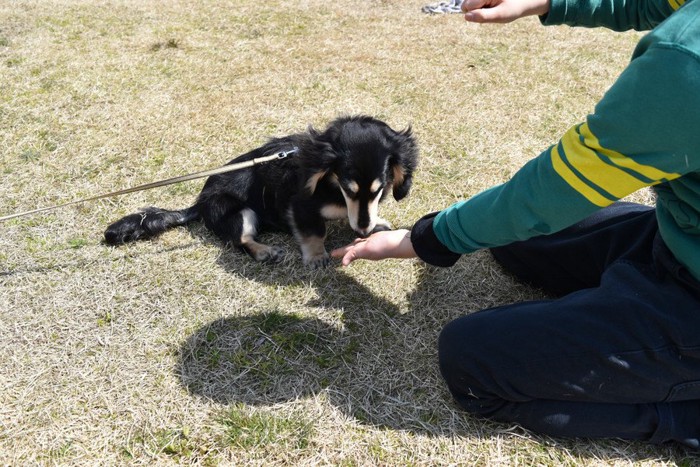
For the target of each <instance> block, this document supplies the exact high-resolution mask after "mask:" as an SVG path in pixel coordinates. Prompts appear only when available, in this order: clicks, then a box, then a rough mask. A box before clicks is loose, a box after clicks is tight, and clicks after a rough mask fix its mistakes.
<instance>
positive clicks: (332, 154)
mask: <svg viewBox="0 0 700 467" xmlns="http://www.w3.org/2000/svg"><path fill="white" fill-rule="evenodd" d="M309 134H310V135H311V138H310V142H309V144H310V147H309V148H302V151H301V152H302V159H303V161H302V165H303V166H304V167H305V168H306V177H305V189H306V190H307V191H308V193H310V194H313V193H314V191H315V190H316V189H317V186H318V184H319V182H320V181H321V180H326V181H327V182H328V183H331V184H333V185H336V186H337V187H338V188H339V189H340V191H341V193H342V194H343V198H344V199H345V206H346V208H347V216H348V220H349V222H350V226H351V227H352V229H353V230H355V232H357V233H358V234H360V235H362V236H366V235H369V233H370V232H372V230H374V228H375V227H376V226H377V223H378V222H381V218H379V216H378V206H379V203H380V202H381V201H382V200H383V199H384V198H385V197H386V195H387V193H388V192H389V190H391V192H392V194H393V196H394V198H395V199H396V200H400V199H403V198H404V197H406V195H408V193H409V191H410V189H411V184H412V182H413V171H414V170H415V168H416V166H417V164H418V145H417V143H416V141H415V139H414V138H413V135H412V132H411V128H410V127H408V128H407V129H405V130H403V131H395V130H393V129H391V128H390V127H389V125H387V124H386V123H384V122H382V121H380V120H377V119H375V118H373V117H368V116H354V117H341V118H338V119H336V120H334V121H333V122H331V123H330V124H329V125H328V128H326V130H325V131H323V132H322V133H320V132H318V131H316V130H314V129H313V128H310V129H309Z"/></svg>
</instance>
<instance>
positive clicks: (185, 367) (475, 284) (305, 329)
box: [176, 234, 688, 461]
mask: <svg viewBox="0 0 700 467" xmlns="http://www.w3.org/2000/svg"><path fill="white" fill-rule="evenodd" d="M334 235H336V240H335V241H334V243H333V244H332V245H330V247H331V248H332V247H334V246H339V245H342V244H344V242H348V241H350V240H352V236H351V235H348V236H345V237H343V236H342V235H341V236H340V238H337V234H334ZM274 241H275V242H278V243H279V242H280V241H281V242H283V243H284V246H285V247H287V248H289V249H291V250H293V249H294V244H293V242H291V241H287V240H284V238H283V237H280V238H275V239H274ZM291 256H293V257H292V258H291V259H290V260H289V261H287V260H285V264H282V265H278V266H276V267H273V266H269V265H260V264H257V263H253V262H252V260H251V259H250V258H247V257H245V256H244V255H242V254H240V253H238V252H236V251H232V250H229V251H226V252H225V253H223V254H222V255H221V256H220V260H219V263H220V265H221V266H222V267H224V268H226V270H228V271H229V272H230V273H231V274H235V275H240V276H242V277H246V278H247V279H252V280H253V281H256V282H260V283H263V284H266V285H271V284H272V285H276V286H285V287H286V286H294V285H295V284H300V283H304V284H309V283H311V284H313V286H314V288H315V289H316V292H317V297H318V298H317V299H316V301H315V302H314V303H312V304H311V305H317V306H319V307H321V308H324V309H328V308H332V309H336V310H341V312H340V313H339V314H338V315H339V318H338V319H337V320H331V321H327V320H322V319H320V318H315V317H308V316H299V315H297V314H295V313H293V312H289V311H287V310H284V309H280V308H279V307H277V308H274V307H273V308H269V309H267V310H264V311H263V312H258V313H255V314H250V315H247V316H232V317H228V318H222V319H219V320H216V321H213V322H211V323H208V324H206V325H205V326H203V327H201V328H200V329H198V330H197V331H196V332H195V333H194V334H193V335H191V336H190V337H189V338H188V339H187V340H186V341H185V342H184V343H183V344H182V345H181V348H180V352H179V362H178V367H177V370H176V371H177V374H178V375H179V377H180V378H181V382H182V384H183V385H184V387H185V388H187V390H188V391H189V392H190V393H191V394H193V395H195V396H198V397H203V398H206V399H208V400H213V401H215V402H218V403H220V404H223V405H228V404H236V403H243V404H247V405H257V406H259V405H273V404H277V403H280V402H287V401H293V400H297V399H300V398H307V397H315V396H317V395H319V394H323V396H324V397H325V398H326V399H327V400H328V401H329V402H330V403H331V404H332V405H333V406H334V407H336V408H337V409H339V410H340V411H341V412H343V413H344V414H346V415H347V416H349V417H352V418H354V419H355V420H357V421H359V422H361V423H365V424H368V425H371V426H377V427H383V428H390V429H395V430H403V431H409V432H412V433H420V434H426V435H429V436H430V435H434V436H438V435H448V436H455V435H456V436H470V435H474V434H476V433H478V434H479V435H480V436H484V435H486V436H488V433H489V432H490V433H492V434H495V433H499V432H503V430H505V429H511V430H512V429H513V428H512V427H505V426H503V425H500V424H496V423H491V422H488V421H484V420H479V419H476V418H473V417H471V416H469V415H468V414H466V413H464V412H461V413H459V410H457V411H456V410H455V409H456V404H455V403H454V402H453V400H452V397H451V395H450V393H449V391H448V390H447V388H446V386H445V385H444V383H443V382H442V379H441V376H440V372H439V368H438V361H437V340H438V336H439V333H440V330H441V328H442V327H443V326H444V325H445V324H446V323H447V322H449V321H450V320H452V319H454V318H457V317H459V316H461V315H464V314H466V313H470V312H474V311H476V310H479V309H483V308H488V307H491V306H497V305H500V304H504V303H509V302H512V301H513V299H514V297H516V299H517V300H529V299H537V298H542V296H543V295H542V294H541V292H539V291H537V290H535V289H532V288H530V287H527V286H524V285H521V284H518V283H517V282H515V281H514V280H513V279H511V278H510V277H509V276H508V275H507V274H505V273H504V272H503V271H502V270H501V269H500V268H499V267H498V266H497V265H496V263H495V261H493V259H492V258H491V256H490V255H489V254H488V253H486V252H480V253H476V254H473V255H470V256H467V257H463V258H462V259H461V260H460V261H459V262H458V263H457V265H455V266H454V267H452V268H447V269H444V268H434V267H430V266H427V265H424V264H422V263H420V262H413V263H410V266H408V268H409V269H410V270H411V271H412V272H413V273H415V274H417V277H418V279H417V282H416V286H415V288H414V289H413V290H408V291H406V298H407V302H408V303H409V308H408V310H407V311H406V310H403V309H402V307H400V306H399V305H397V304H396V303H394V302H392V301H389V300H387V299H385V298H382V297H381V296H378V295H377V294H375V293H373V292H372V290H370V289H369V288H368V287H367V286H365V285H363V284H362V283H360V282H358V281H357V280H356V279H354V278H353V277H352V276H351V275H349V274H347V273H346V272H345V271H344V270H343V269H341V268H340V267H339V266H337V262H336V263H334V265H332V266H331V267H329V268H328V269H326V270H323V271H315V272H311V271H307V270H302V269H300V268H299V267H298V266H294V265H293V264H295V263H298V261H299V258H298V257H296V256H295V255H291ZM287 263H290V264H291V265H290V264H287ZM485 284H488V285H485ZM484 291H487V292H486V293H484ZM455 413H459V414H460V415H461V417H460V419H459V420H455ZM519 433H520V435H522V436H528V437H533V438H536V439H538V440H541V441H544V442H547V443H549V444H552V443H555V444H560V445H562V446H565V447H566V448H567V449H569V451H570V452H574V453H576V454H579V455H582V456H588V455H589V451H590V446H588V447H582V445H581V444H580V443H574V442H568V441H567V440H552V439H550V438H546V437H541V438H540V437H536V436H535V435H531V434H528V433H525V432H524V431H519ZM595 443H604V445H605V446H608V447H609V446H610V443H613V444H614V443H620V447H626V446H629V443H626V442H616V441H598V442H595ZM633 444H634V449H632V450H631V449H629V448H626V449H625V458H626V459H634V458H638V459H639V460H647V459H649V458H658V457H659V456H663V457H666V458H668V459H669V460H678V461H680V460H681V459H685V460H687V458H688V457H687V452H685V451H682V450H679V449H677V448H674V447H664V448H659V447H652V446H648V445H644V444H642V443H633ZM599 445H600V444H599ZM584 446H585V445H584ZM615 450H618V451H619V448H617V449H594V450H592V451H593V452H594V455H595V457H596V458H601V457H605V456H606V454H605V453H606V452H608V453H609V452H614V451H615Z"/></svg>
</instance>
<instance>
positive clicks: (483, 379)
mask: <svg viewBox="0 0 700 467" xmlns="http://www.w3.org/2000/svg"><path fill="white" fill-rule="evenodd" d="M482 321H483V320H480V319H479V317H478V316H476V315H469V316H464V317H462V318H458V319H456V320H454V321H452V322H450V323H448V324H447V325H446V326H445V327H444V328H443V329H442V331H441V332H440V338H439V341H438V357H439V361H440V371H441V373H442V376H443V378H444V379H445V382H446V383H447V387H448V388H449V390H450V392H451V393H452V395H453V397H454V398H455V399H456V400H457V402H459V404H460V405H461V406H462V407H463V408H464V409H465V410H467V411H468V412H472V413H474V414H478V415H482V416H487V417H488V416H490V415H491V414H492V413H493V412H494V411H495V410H497V409H498V408H499V407H500V406H501V405H502V404H503V403H504V401H503V400H502V399H500V398H499V397H497V396H496V394H495V392H494V391H492V390H490V389H489V377H488V375H489V374H490V373H491V371H490V369H489V368H490V367H491V365H492V363H493V362H490V361H489V355H490V352H489V350H488V347H489V346H488V342H487V341H486V340H487V339H488V336H489V333H488V332H487V331H488V330H487V329H483V326H482V325H481V322H482Z"/></svg>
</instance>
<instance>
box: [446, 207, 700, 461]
mask: <svg viewBox="0 0 700 467" xmlns="http://www.w3.org/2000/svg"><path fill="white" fill-rule="evenodd" d="M492 254H493V256H494V257H495V258H496V260H497V261H498V262H499V263H500V264H501V265H503V267H504V268H506V269H507V270H508V271H510V272H512V273H513V274H514V275H515V276H516V277H518V278H519V279H520V280H522V281H525V282H527V283H530V284H532V285H535V286H537V287H541V288H542V289H544V290H545V291H546V292H548V293H549V294H550V295H552V296H553V297H555V298H552V299H548V300H538V301H531V302H523V303H516V304H512V305H507V306H501V307H497V308H492V309H488V310H483V311H479V312H476V313H472V314H470V315H467V316H463V317H461V318H459V319H457V320H455V321H452V322H451V323H449V324H448V325H447V326H445V328H444V329H443V330H442V333H441V335H440V342H439V358H440V369H441V371H442V374H443V377H444V378H445V381H446V382H447V385H448V387H449V389H450V391H451V392H452V394H453V395H454V397H455V398H456V400H457V401H458V402H459V404H460V405H461V406H462V407H463V408H464V409H465V410H467V411H468V412H471V413H473V414H475V415H478V416H481V417H487V418H490V419H493V420H496V421H504V422H516V423H518V424H520V425H521V426H523V427H525V428H528V429H530V430H532V431H535V432H538V433H543V434H548V435H552V436H562V437H585V438H625V439H636V440H648V441H651V442H653V443H662V442H666V441H678V442H680V443H683V444H685V445H687V446H690V447H694V448H698V447H700V284H699V283H698V282H697V281H696V280H695V279H693V277H692V276H691V275H690V274H689V273H688V271H687V270H686V269H685V268H683V267H682V266H681V265H680V264H679V263H678V262H677V261H676V260H675V258H674V257H673V255H672V254H671V253H670V252H669V251H668V249H667V247H666V246H665V244H664V243H663V241H662V240H661V238H660V237H659V235H658V225H657V222H656V216H655V213H654V210H653V209H651V208H649V207H646V206H641V205H636V204H631V203H616V204H614V205H612V206H610V207H608V208H605V209H603V210H601V211H599V212H598V213H596V214H595V215H594V216H592V217H590V218H588V219H586V220H585V221H583V222H581V223H579V224H577V225H574V226H572V227H570V228H568V229H566V230H564V231H562V232H559V233H556V234H553V235H548V236H542V237H537V238H534V239H531V240H527V241H524V242H517V243H514V244H511V245H508V246H506V247H501V248H495V249H493V250H492Z"/></svg>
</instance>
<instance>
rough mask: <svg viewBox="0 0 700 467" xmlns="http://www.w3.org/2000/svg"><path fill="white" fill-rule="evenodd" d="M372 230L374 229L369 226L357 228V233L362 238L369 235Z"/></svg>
mask: <svg viewBox="0 0 700 467" xmlns="http://www.w3.org/2000/svg"><path fill="white" fill-rule="evenodd" d="M371 232H372V230H371V229H369V228H365V229H357V230H355V233H357V234H358V235H359V236H360V237H362V238H365V237H368V236H369V234H370V233H371Z"/></svg>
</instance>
